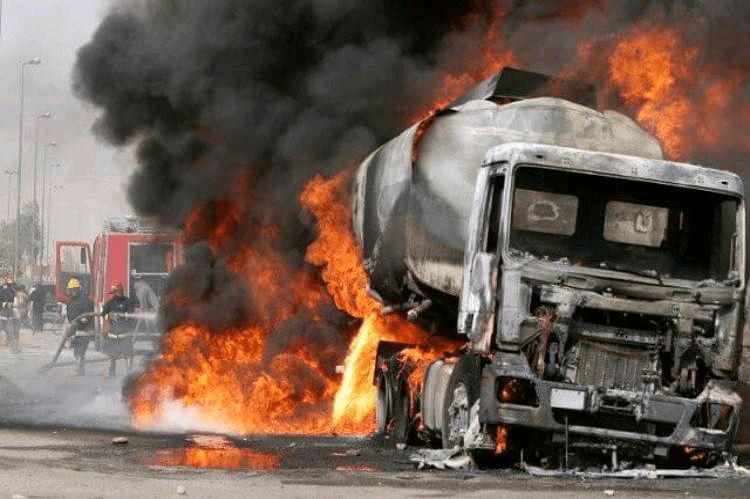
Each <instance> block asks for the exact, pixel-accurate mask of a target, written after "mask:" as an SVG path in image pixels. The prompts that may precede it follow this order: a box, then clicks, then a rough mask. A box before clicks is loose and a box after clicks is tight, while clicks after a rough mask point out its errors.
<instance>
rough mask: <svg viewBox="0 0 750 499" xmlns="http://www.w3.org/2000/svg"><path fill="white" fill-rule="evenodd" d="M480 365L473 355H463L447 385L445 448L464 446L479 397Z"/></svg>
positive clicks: (442, 431)
mask: <svg viewBox="0 0 750 499" xmlns="http://www.w3.org/2000/svg"><path fill="white" fill-rule="evenodd" d="M479 379H480V365H479V362H478V359H477V358H476V357H475V356H473V355H467V356H464V357H461V359H459V361H458V363H457V364H456V367H455V368H454V369H453V373H452V374H451V377H450V379H449V380H448V385H447V386H446V391H445V399H444V403H443V427H442V430H441V434H442V435H441V436H442V440H443V448H444V449H451V448H453V447H455V446H456V445H458V446H459V447H463V446H464V433H466V430H467V429H468V427H469V415H470V412H471V407H472V406H473V405H474V402H476V401H477V399H478V398H479Z"/></svg>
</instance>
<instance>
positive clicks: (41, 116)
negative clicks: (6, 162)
mask: <svg viewBox="0 0 750 499" xmlns="http://www.w3.org/2000/svg"><path fill="white" fill-rule="evenodd" d="M51 117H52V113H49V112H46V113H41V114H38V115H37V117H36V126H35V127H34V195H33V200H34V202H33V211H32V215H31V278H32V279H34V277H35V272H34V271H35V269H36V262H37V259H36V247H37V244H36V220H37V218H36V212H37V205H36V176H37V175H36V172H37V155H38V153H39V122H40V121H41V120H48V119H50V118H51ZM45 149H46V145H45Z"/></svg>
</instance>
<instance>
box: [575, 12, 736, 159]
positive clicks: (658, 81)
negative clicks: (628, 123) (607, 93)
mask: <svg viewBox="0 0 750 499" xmlns="http://www.w3.org/2000/svg"><path fill="white" fill-rule="evenodd" d="M689 40H690V38H689V36H686V29H685V28H684V27H683V26H670V27H654V26H649V27H639V28H635V29H632V30H630V31H629V32H627V33H626V34H624V35H621V36H619V37H618V38H617V41H616V42H615V43H614V45H613V48H612V49H611V51H610V52H609V55H608V58H607V62H606V64H607V70H608V74H607V76H608V78H607V81H606V82H605V87H606V86H611V87H612V88H614V89H615V92H616V93H617V95H618V96H619V97H620V99H621V100H622V101H623V103H624V104H625V106H626V107H627V109H628V110H630V112H631V114H632V115H633V117H634V118H635V120H636V121H637V122H638V123H639V124H640V125H641V126H643V127H644V128H646V129H647V130H648V131H650V132H651V133H653V134H654V135H655V136H656V137H657V138H658V139H659V140H660V142H661V144H662V147H663V149H664V152H665V153H666V155H667V156H668V157H670V158H673V159H678V160H689V159H691V158H692V157H693V156H694V155H695V154H696V153H697V152H699V151H711V150H712V151H718V150H719V149H720V148H722V147H723V148H727V147H728V148H733V147H739V148H742V149H746V148H747V146H748V144H747V141H746V139H744V138H743V137H742V134H733V133H722V130H727V124H729V123H733V122H734V123H737V122H738V121H739V122H745V123H746V122H747V117H748V116H749V115H750V109H748V108H747V106H746V104H745V102H743V101H742V100H741V98H737V97H735V96H738V95H740V90H741V88H742V87H743V85H744V84H745V83H747V80H746V76H745V75H744V74H743V73H741V72H739V71H734V72H727V71H719V70H717V68H716V67H714V66H713V64H712V61H710V60H705V59H701V58H700V57H699V54H700V50H701V47H700V46H698V45H696V44H693V43H691V42H690V41H689ZM594 47H599V45H597V44H593V43H584V44H582V46H581V47H580V48H579V57H580V58H581V59H583V61H584V66H589V67H591V66H592V65H594V64H596V63H597V62H598V54H596V53H594V52H595V50H593V48H594ZM743 114H744V116H743ZM738 116H739V117H740V118H739V119H738ZM715 166H719V165H715Z"/></svg>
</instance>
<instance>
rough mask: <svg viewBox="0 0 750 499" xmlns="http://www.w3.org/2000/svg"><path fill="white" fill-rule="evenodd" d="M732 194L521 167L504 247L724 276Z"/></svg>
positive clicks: (665, 273)
mask: <svg viewBox="0 0 750 499" xmlns="http://www.w3.org/2000/svg"><path fill="white" fill-rule="evenodd" d="M738 207H739V200H738V199H737V198H735V197H732V196H729V195H726V194H719V193H713V192H705V191H700V190H697V189H691V188H686V187H679V186H669V185H663V184H656V183H653V182H645V181H639V180H626V179H618V178H612V177H605V176H600V175H593V174H583V173H573V172H567V171H561V170H553V169H548V168H540V167H533V166H523V167H520V168H518V169H517V170H516V176H515V185H514V193H513V205H512V211H511V230H510V238H509V247H510V249H511V251H520V252H523V253H527V254H531V255H533V256H534V257H537V258H542V259H549V260H561V259H566V260H567V261H568V262H569V263H570V264H571V265H575V266H584V267H595V268H607V269H613V270H621V271H626V272H632V273H638V274H642V275H653V276H656V277H659V278H662V277H672V278H677V279H688V280H708V279H712V280H716V281H724V280H726V279H728V278H729V273H730V271H732V270H736V269H735V262H734V254H735V244H736V241H737V234H736V232H737V209H738Z"/></svg>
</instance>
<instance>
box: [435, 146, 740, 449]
mask: <svg viewBox="0 0 750 499" xmlns="http://www.w3.org/2000/svg"><path fill="white" fill-rule="evenodd" d="M742 195H743V187H742V183H741V181H740V179H739V178H738V177H737V176H736V175H734V174H732V173H728V172H723V171H717V170H709V169H706V168H701V167H698V166H693V165H688V164H680V163H672V162H664V161H659V160H652V159H645V158H634V157H629V156H622V155H616V154H607V153H594V152H588V151H581V150H577V149H570V148H563V147H555V146H546V145H538V144H522V143H515V144H507V145H503V146H499V147H496V148H494V149H492V150H490V151H489V153H488V154H487V156H486V158H485V162H484V165H483V167H482V168H481V170H480V172H479V174H478V179H477V190H476V193H475V198H474V199H475V204H474V205H473V210H472V213H471V216H470V220H469V237H468V238H467V243H468V244H467V249H466V256H465V259H466V260H465V261H466V265H465V266H466V269H467V272H466V273H465V275H464V282H463V287H462V296H461V301H460V311H459V317H458V325H459V332H462V333H464V334H466V335H467V337H468V338H469V339H470V342H471V347H470V348H469V352H471V353H473V354H479V355H485V356H488V358H487V361H486V362H483V366H482V369H481V381H480V391H479V399H478V421H479V423H480V424H481V425H482V428H484V431H482V430H480V431H479V432H476V433H475V434H474V435H473V440H472V441H471V442H466V441H464V442H463V444H464V445H466V446H468V447H489V448H491V449H495V448H496V445H497V442H495V439H494V438H492V437H493V436H495V434H496V433H497V431H495V432H490V433H491V434H490V435H488V434H487V428H488V427H492V426H497V425H501V426H502V427H504V428H505V431H510V430H511V429H512V428H513V427H515V426H517V427H519V428H526V429H534V430H543V431H546V432H550V433H551V434H552V437H553V439H554V438H556V439H557V441H559V442H566V443H567V444H568V445H574V446H585V447H589V448H595V449H596V448H604V449H612V450H615V449H617V448H618V447H619V448H621V449H624V450H626V451H627V450H635V451H636V452H637V453H638V454H639V455H641V456H646V457H648V456H649V455H650V456H652V457H668V455H669V453H670V452H672V451H674V450H675V449H683V450H684V448H686V447H687V448H690V449H696V450H697V449H700V450H701V451H706V450H712V451H726V450H728V449H729V445H730V444H731V442H732V439H733V437H734V434H735V432H736V429H737V424H738V420H739V409H740V406H741V400H740V397H739V396H738V395H737V394H736V393H735V392H734V388H733V383H732V378H733V376H734V375H735V374H736V367H737V353H738V346H739V343H738V331H740V328H739V325H740V321H741V320H742V317H741V314H742V308H743V300H742V297H743V291H744V285H745V283H744V279H743V276H744V268H743V267H744V261H745V248H744V243H743V242H744V240H745V238H744V227H745V223H744V211H743V209H744V207H743V202H742ZM493 213H497V215H496V216H495V215H493ZM454 391H455V388H454ZM448 397H449V398H450V394H448ZM451 429H455V430H456V431H457V432H459V433H460V432H461V431H462V429H461V428H451ZM466 429H468V427H467V428H466ZM463 431H464V432H465V430H463ZM629 447H630V448H631V449H628V448H629Z"/></svg>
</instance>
